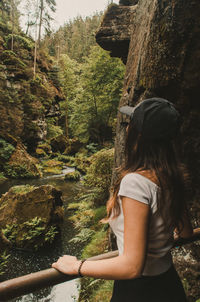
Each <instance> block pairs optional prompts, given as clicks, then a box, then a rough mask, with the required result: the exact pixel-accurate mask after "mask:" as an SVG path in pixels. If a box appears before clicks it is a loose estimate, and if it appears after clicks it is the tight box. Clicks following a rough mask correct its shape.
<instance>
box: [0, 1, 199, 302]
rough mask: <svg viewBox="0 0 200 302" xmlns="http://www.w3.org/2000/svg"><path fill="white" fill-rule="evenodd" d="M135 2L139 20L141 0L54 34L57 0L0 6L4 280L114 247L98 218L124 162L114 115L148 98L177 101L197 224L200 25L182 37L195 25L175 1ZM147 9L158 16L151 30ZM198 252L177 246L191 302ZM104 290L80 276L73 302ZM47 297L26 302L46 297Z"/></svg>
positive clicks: (49, 292)
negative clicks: (66, 255) (69, 257)
mask: <svg viewBox="0 0 200 302" xmlns="http://www.w3.org/2000/svg"><path fill="white" fill-rule="evenodd" d="M156 1H157V0H156ZM156 1H155V2H156ZM140 2H141V8H140V6H139V5H138V17H137V16H136V14H135V11H136V7H137V3H138V1H137V0H120V1H119V5H117V4H114V3H113V1H108V7H107V9H106V11H105V12H99V13H97V12H96V13H94V14H93V15H91V16H87V17H85V18H83V17H81V16H77V17H75V18H74V19H73V20H70V21H66V23H64V24H63V25H62V26H60V27H59V28H58V29H55V28H54V26H53V22H54V13H55V11H56V0H23V1H20V0H1V1H0V116H1V119H0V281H4V280H6V279H11V278H13V277H18V276H19V275H20V274H26V273H32V271H33V270H41V269H46V268H48V267H49V266H50V265H51V263H52V262H53V261H54V260H55V258H56V257H59V256H60V255H62V254H63V253H66V250H67V252H68V253H73V255H76V256H77V257H79V258H88V257H92V256H95V255H98V254H102V253H105V252H108V251H110V250H111V249H116V245H115V242H114V240H113V235H112V233H111V231H110V228H109V226H108V224H107V223H105V224H102V223H100V221H101V220H102V219H103V218H105V216H106V201H107V200H108V197H109V194H110V186H111V179H112V177H113V175H114V173H113V171H115V170H114V169H113V168H116V167H117V166H118V165H119V164H121V162H122V157H123V154H122V153H123V150H124V149H123V142H124V136H125V131H124V128H122V126H121V124H120V122H121V121H119V118H118V117H117V113H118V107H119V104H125V103H127V101H128V102H129V103H130V104H131V105H134V102H135V100H136V99H137V100H138V99H140V100H141V99H142V98H144V97H149V96H152V95H158V96H160V95H161V96H162V97H165V98H167V99H170V100H171V101H172V102H176V100H177V104H176V105H177V106H178V108H179V109H180V111H181V113H182V115H183V119H184V123H183V127H182V132H183V134H184V138H185V141H184V152H185V153H184V156H185V162H186V163H187V165H188V166H190V168H191V170H192V172H193V174H192V177H193V179H192V186H191V192H193V198H194V199H195V200H191V204H192V202H193V204H192V206H191V209H192V218H193V224H194V226H195V227H197V226H198V222H199V211H198V209H199V205H198V203H197V202H196V196H197V195H198V194H199V193H198V192H199V189H198V187H197V183H198V178H199V173H198V165H197V164H196V163H199V155H198V154H199V153H198V150H199V143H198V135H199V133H198V129H199V128H198V126H197V125H198V117H199V115H198V110H197V107H198V106H197V101H196V98H195V101H194V100H193V98H194V96H196V89H197V88H196V86H198V83H197V80H196V78H198V77H197V74H198V72H197V71H196V69H198V68H197V67H198V64H197V63H196V62H195V63H194V62H193V58H194V57H195V56H191V59H188V57H189V53H190V51H191V47H190V46H191V44H190V39H191V41H193V42H194V41H196V36H195V35H196V33H197V32H198V30H197V28H198V27H197V26H196V25H195V26H196V27H195V26H194V28H195V30H193V34H190V35H189V37H190V39H189V38H188V39H186V38H187V35H188V32H189V31H190V29H191V28H192V25H194V24H195V22H192V21H191V20H190V19H189V17H188V20H189V21H188V20H187V21H188V23H187V22H185V24H189V25H188V26H186V30H185V31H184V28H183V23H184V22H183V20H182V17H183V15H184V14H181V13H179V11H180V12H182V10H181V9H182V8H180V7H179V3H178V4H177V6H178V9H174V7H175V8H176V5H174V7H173V8H171V6H170V5H171V4H169V5H168V4H166V3H164V4H163V5H160V3H159V5H158V7H157V6H156V5H155V6H150V4H149V2H148V1H146V0H142V1H140ZM158 2H159V1H158ZM166 2H167V1H166ZM175 2H177V1H175ZM188 5H189V4H188ZM191 5H192V4H191ZM182 7H184V6H182ZM189 8H190V7H189ZM189 8H188V12H187V13H188V16H189V12H190V11H189ZM153 9H155V10H156V9H158V12H159V13H158V15H156V14H155V15H156V17H155V18H153V17H152V19H151V22H152V24H153V25H152V26H150V27H148V24H149V23H148V22H149V21H148V20H147V24H145V22H146V19H148V16H150V17H151V13H152V15H153V12H152V11H153ZM173 9H174V11H173ZM145 10H146V12H148V13H146V14H145V13H144V16H142V18H141V15H142V14H143V12H145ZM162 10H164V13H162ZM172 11H173V13H174V15H173V16H172V17H171V15H170V17H169V16H168V14H170V13H171V12H172ZM156 13H157V12H156ZM133 17H134V18H135V19H134V18H133ZM173 17H174V18H175V17H176V18H177V20H176V22H174V23H173ZM145 18H146V19H145ZM162 18H163V19H162ZM170 18H171V19H170ZM179 18H180V19H181V22H180V26H179V30H177V31H176V30H174V26H175V25H176V24H178V25H179V23H178V21H179ZM114 19H116V20H114ZM121 19H123V22H124V23H123V22H122V23H123V24H122V23H120V22H121ZM133 20H134V22H135V23H134V22H133ZM141 20H142V22H141ZM163 20H164V21H163ZM195 20H196V19H195ZM115 22H116V24H115ZM153 22H155V23H156V22H157V23H156V24H154V23H153ZM159 22H160V23H159ZM132 23H134V29H135V33H132V36H133V37H132V38H131V31H132V29H133V26H132ZM144 24H145V25H144ZM140 25H141V28H142V26H146V27H145V30H144V28H142V29H141V30H140ZM178 25H177V26H178ZM138 28H139V30H138ZM137 30H138V31H137ZM147 30H152V31H154V32H153V34H154V35H152V36H151V34H149V35H148V34H146V31H147ZM187 30H188V32H187ZM171 32H172V34H171ZM177 33H178V34H177ZM106 35H108V37H109V38H110V40H109V39H107V36H106ZM143 35H145V37H143ZM179 38H180V41H179V40H178V39H179ZM192 39H193V40H192ZM141 40H142V41H143V42H144V47H143V44H142V43H141ZM97 42H98V44H97ZM131 43H132V44H131ZM145 43H146V44H145ZM170 43H171V44H172V45H171V44H170ZM178 43H180V44H181V43H182V44H183V47H182V48H181V47H180V46H179V44H178ZM191 43H192V42H191ZM182 44H181V45H182ZM99 45H101V47H100V46H99ZM157 46H158V47H157ZM145 47H146V48H145ZM187 47H188V48H187ZM140 48H141V49H140ZM105 49H106V50H105ZM182 49H183V50H182ZM185 49H189V50H188V52H187V51H186V50H185ZM193 49H194V53H195V51H196V49H199V48H197V47H196V48H195V47H194V48H193ZM128 51H129V58H128ZM170 51H172V54H174V53H178V55H177V56H175V55H172V54H171V52H170ZM197 51H198V50H197ZM133 53H134V55H133ZM166 54H168V55H166ZM184 55H185V56H188V57H187V58H186V59H185V57H184V58H183V56H184ZM127 58H128V60H127ZM125 64H126V66H125ZM187 64H188V65H187ZM184 68H185V69H184ZM125 69H126V71H125ZM193 69H194V72H193ZM198 70H199V69H198ZM191 74H192V76H191ZM180 79H182V81H181V80H180ZM195 85H196V86H195ZM122 91H123V92H125V93H122ZM177 96H179V98H178V97H177ZM187 98H191V100H192V101H191V102H189V101H188V99H187ZM132 102H133V104H132ZM114 145H115V150H114ZM191 146H193V147H194V148H193V149H192V148H191ZM198 252H199V245H198V244H196V245H195V246H193V247H192V248H190V247H188V248H187V247H186V248H181V247H179V248H177V249H175V250H174V251H173V253H174V258H175V261H176V264H177V266H178V268H179V273H180V275H181V278H182V283H183V286H184V289H185V291H186V294H187V297H188V301H189V302H199V301H200V300H199V273H198V267H199V266H198V262H197V259H199V258H198V257H199V256H198ZM187 257H188V259H189V264H188V262H187V260H188V259H187ZM41 258H44V259H45V260H44V261H43V262H42V261H41ZM27 259H28V260H27ZM34 261H35V262H36V263H37V265H34ZM38 263H39V264H38ZM26 264H27V267H26ZM15 267H16V271H15ZM187 267H189V269H187ZM13 268H14V269H13ZM11 271H12V273H11ZM196 279H197V280H198V281H196ZM112 287H113V282H112V281H105V280H100V279H97V280H95V279H93V278H82V279H81V281H80V290H79V291H78V296H77V297H76V298H75V296H74V298H73V296H72V297H71V298H69V302H71V301H78V302H96V301H98V302H101V301H102V302H107V301H110V296H111V293H112ZM54 290H55V289H54V288H48V289H45V290H44V291H41V292H36V293H33V294H31V295H27V296H26V297H25V298H27V299H29V300H27V301H33V302H34V301H44V300H43V299H45V298H46V297H50V299H52V301H54V300H53V299H54V298H52V297H54ZM61 291H62V290H61ZM75 292H77V289H76V290H74V295H75ZM76 294H77V293H76ZM40 299H41V300H40ZM47 299H48V298H47ZM55 299H56V298H55ZM70 299H71V300H70ZM16 301H22V300H16ZM45 301H46V300H45ZM57 301H58V300H55V302H57ZM59 302H60V301H59Z"/></svg>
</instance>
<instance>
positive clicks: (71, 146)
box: [64, 138, 83, 155]
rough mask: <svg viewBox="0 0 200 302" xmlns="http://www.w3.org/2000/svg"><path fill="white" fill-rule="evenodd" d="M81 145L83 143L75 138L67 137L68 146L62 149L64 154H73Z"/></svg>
mask: <svg viewBox="0 0 200 302" xmlns="http://www.w3.org/2000/svg"><path fill="white" fill-rule="evenodd" d="M82 147H83V143H81V142H80V141H79V140H78V139H77V138H73V139H69V140H68V146H67V147H66V149H65V150H64V154H69V155H75V154H76V153H77V152H79V151H80V149H81V148H82Z"/></svg>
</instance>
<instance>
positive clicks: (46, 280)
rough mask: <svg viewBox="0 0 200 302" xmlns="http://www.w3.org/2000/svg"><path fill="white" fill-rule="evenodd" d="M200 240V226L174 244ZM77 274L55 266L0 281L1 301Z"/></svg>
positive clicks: (113, 255)
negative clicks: (68, 272)
mask: <svg viewBox="0 0 200 302" xmlns="http://www.w3.org/2000/svg"><path fill="white" fill-rule="evenodd" d="M197 240H200V228H198V229H195V230H194V233H193V235H192V236H191V237H189V238H187V239H183V238H181V239H178V238H177V239H175V242H174V246H181V245H183V244H187V243H191V242H194V241H197ZM116 256H118V251H113V252H109V253H105V254H101V255H98V256H94V257H91V258H89V259H88V260H90V261H95V260H103V259H109V258H113V257H116ZM75 278H77V276H69V275H66V274H63V273H60V272H59V271H57V270H56V269H54V268H50V269H46V270H43V271H40V272H36V273H32V274H29V275H25V276H22V277H18V278H15V279H11V280H8V281H4V282H1V283H0V301H1V302H4V301H9V300H10V299H13V298H17V297H19V296H22V295H25V294H28V293H31V292H33V291H35V290H39V289H41V288H44V287H48V286H53V285H56V284H59V283H62V282H66V281H70V280H73V279H75Z"/></svg>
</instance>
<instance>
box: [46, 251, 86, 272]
mask: <svg viewBox="0 0 200 302" xmlns="http://www.w3.org/2000/svg"><path fill="white" fill-rule="evenodd" d="M80 263H81V261H79V260H78V259H77V258H76V257H74V256H68V255H64V256H62V257H60V258H59V259H58V261H57V262H54V263H53V264H52V267H53V268H55V269H57V270H58V271H60V272H62V273H64V274H67V275H77V274H78V268H79V265H80Z"/></svg>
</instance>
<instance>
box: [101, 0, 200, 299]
mask: <svg viewBox="0 0 200 302" xmlns="http://www.w3.org/2000/svg"><path fill="white" fill-rule="evenodd" d="M199 14H200V2H199V1H198V0H193V1H189V2H188V1H185V0H174V1H168V0H165V1H160V0H153V1H148V0H139V1H126V0H121V1H120V2H119V6H118V5H115V4H113V5H110V7H109V8H108V11H107V13H106V14H105V16H104V19H103V21H102V23H101V26H100V29H99V31H98V32H97V34H96V40H97V43H99V45H100V46H101V47H103V48H104V49H109V50H110V52H111V55H112V56H117V57H120V58H121V59H122V60H123V62H124V63H126V74H125V78H124V87H123V95H122V97H121V100H120V106H122V105H132V106H134V105H135V104H137V103H138V102H140V101H141V100H143V99H145V98H149V97H154V96H157V97H163V98H166V99H168V100H169V101H171V102H172V103H174V104H175V106H176V107H177V108H178V110H179V111H180V113H181V116H182V126H181V130H182V134H183V146H184V149H183V160H184V162H185V164H186V165H187V166H188V168H189V171H190V174H191V186H190V189H191V194H190V196H191V197H190V200H188V204H189V207H190V213H191V217H192V221H193V225H194V227H196V226H199V225H200V207H199V193H200V191H199V181H200V178H199V177H200V174H199V169H200V166H199V163H200V157H199V156H200V144H199V134H200V123H199V121H200V106H199V93H198V91H199V79H200V39H199V37H200V19H199V17H198V16H199ZM121 122H122V116H121V115H120V114H119V115H118V118H117V131H116V142H115V150H116V155H115V166H116V167H118V166H120V164H121V163H122V161H123V153H124V152H123V151H124V148H123V146H124V141H125V127H124V126H122V123H121ZM113 177H115V174H114V175H113ZM174 259H175V263H176V265H177V268H178V271H179V273H180V275H181V277H182V280H184V281H183V282H185V287H187V292H188V299H189V301H196V298H199V297H200V291H199V288H200V283H199V280H200V275H199V265H198V263H199V260H200V249H199V244H198V242H197V243H196V244H193V245H189V246H187V247H185V248H184V249H180V250H179V252H178V253H177V251H175V256H174Z"/></svg>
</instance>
